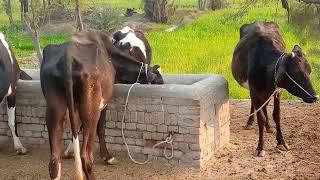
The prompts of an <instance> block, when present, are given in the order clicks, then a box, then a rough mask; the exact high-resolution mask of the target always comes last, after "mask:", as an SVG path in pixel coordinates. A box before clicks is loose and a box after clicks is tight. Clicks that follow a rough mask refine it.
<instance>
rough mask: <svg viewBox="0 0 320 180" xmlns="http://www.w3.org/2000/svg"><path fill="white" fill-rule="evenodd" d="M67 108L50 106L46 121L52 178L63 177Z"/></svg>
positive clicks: (57, 179)
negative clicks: (63, 138) (62, 165)
mask: <svg viewBox="0 0 320 180" xmlns="http://www.w3.org/2000/svg"><path fill="white" fill-rule="evenodd" d="M64 114H65V109H63V108H60V107H48V108H47V113H46V123H47V128H48V133H49V143H50V153H51V157H50V162H49V174H50V178H51V179H55V180H59V179H60V178H61V159H60V156H61V138H62V133H63V120H64Z"/></svg>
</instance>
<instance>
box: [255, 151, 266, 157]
mask: <svg viewBox="0 0 320 180" xmlns="http://www.w3.org/2000/svg"><path fill="white" fill-rule="evenodd" d="M256 153H257V156H258V157H264V155H265V154H266V151H264V150H257V151H256Z"/></svg>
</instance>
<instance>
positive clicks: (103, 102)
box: [99, 99, 107, 110]
mask: <svg viewBox="0 0 320 180" xmlns="http://www.w3.org/2000/svg"><path fill="white" fill-rule="evenodd" d="M106 106H107V104H106V102H105V101H104V99H101V101H100V105H99V109H100V110H102V109H104V108H105V107H106Z"/></svg>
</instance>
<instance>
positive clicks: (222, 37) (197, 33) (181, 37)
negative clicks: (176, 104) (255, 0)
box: [0, 0, 320, 99]
mask: <svg viewBox="0 0 320 180" xmlns="http://www.w3.org/2000/svg"><path fill="white" fill-rule="evenodd" d="M234 1H235V2H241V1H240V0H234ZM93 2H94V3H93ZM176 2H177V3H179V5H180V6H182V7H195V6H196V3H195V2H196V1H195V0H176ZM265 2H268V3H260V4H257V5H255V6H254V7H252V8H251V9H250V10H249V11H248V12H247V13H246V14H245V15H243V16H241V17H238V18H230V16H231V15H233V14H235V13H236V12H238V10H239V9H238V8H239V7H240V6H239V4H238V5H237V6H230V7H229V8H226V9H222V10H218V11H214V12H208V13H205V14H203V15H202V16H201V17H199V18H198V20H197V21H195V22H194V23H192V24H189V25H187V26H185V27H182V28H180V29H178V30H176V31H174V32H171V33H167V32H150V33H148V34H147V37H148V39H149V41H150V43H151V46H152V49H153V64H160V65H161V66H162V70H163V71H164V72H165V73H214V74H222V75H223V76H224V77H225V78H226V79H227V80H228V82H229V87H230V96H231V98H236V99H239V98H248V92H247V90H245V89H243V88H241V87H240V86H239V85H238V84H237V83H236V81H235V80H234V79H233V77H232V74H231V71H230V64H231V59H232V54H233V50H234V47H235V46H236V44H237V42H238V40H239V28H240V26H241V25H242V24H244V23H250V22H253V21H256V20H270V21H271V20H272V21H275V22H277V23H278V24H279V25H280V27H281V30H282V34H283V37H284V39H285V41H286V44H287V47H288V52H289V51H291V49H292V47H293V46H294V45H295V44H299V45H300V46H301V47H302V48H303V50H304V51H306V52H307V57H308V59H309V62H310V63H311V66H312V69H313V73H312V74H311V75H312V76H311V77H312V80H313V82H314V83H313V84H314V86H315V87H316V90H317V92H320V73H319V71H320V61H319V58H320V45H319V42H320V41H319V40H320V37H319V35H318V34H317V33H314V32H313V31H312V30H310V28H301V27H299V26H296V25H295V24H294V23H288V22H287V16H286V12H285V10H283V9H282V8H281V4H279V3H275V1H265ZM277 2H278V1H277ZM84 4H85V6H94V5H104V6H111V7H115V8H119V9H124V8H126V7H136V8H140V7H141V1H140V0H110V1H108V2H106V1H103V0H98V1H93V0H87V1H86V2H84ZM3 13H4V12H3V11H2V12H0V18H1V25H0V30H1V31H2V32H4V33H5V35H6V36H7V38H8V40H9V42H10V43H11V45H12V46H13V49H14V51H15V53H16V54H17V56H18V57H24V56H27V55H29V54H31V53H33V52H34V48H33V43H32V41H31V39H30V38H28V37H27V36H26V34H24V33H23V32H21V31H19V30H12V29H10V28H8V26H7V25H6V24H7V18H6V16H5V14H3ZM18 18H19V14H18V15H17V14H15V19H18ZM166 26H168V25H166ZM68 38H69V35H66V34H55V35H43V36H42V37H41V46H42V47H44V46H45V45H46V44H48V43H61V42H64V41H66V40H67V39H68ZM23 64H27V63H23ZM285 98H289V99H290V98H293V97H292V96H290V95H289V94H288V93H286V94H285Z"/></svg>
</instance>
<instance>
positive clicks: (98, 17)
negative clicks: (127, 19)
mask: <svg viewBox="0 0 320 180" xmlns="http://www.w3.org/2000/svg"><path fill="white" fill-rule="evenodd" d="M119 15H120V13H119V11H117V10H115V9H112V8H104V9H99V10H94V11H93V12H92V13H91V14H90V15H88V16H87V17H86V19H85V22H86V23H87V24H88V25H89V27H90V28H93V29H98V30H103V31H106V32H108V33H111V32H113V31H115V30H116V29H117V28H119V27H120V26H121V25H122V23H123V19H122V18H121V17H120V16H119Z"/></svg>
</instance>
